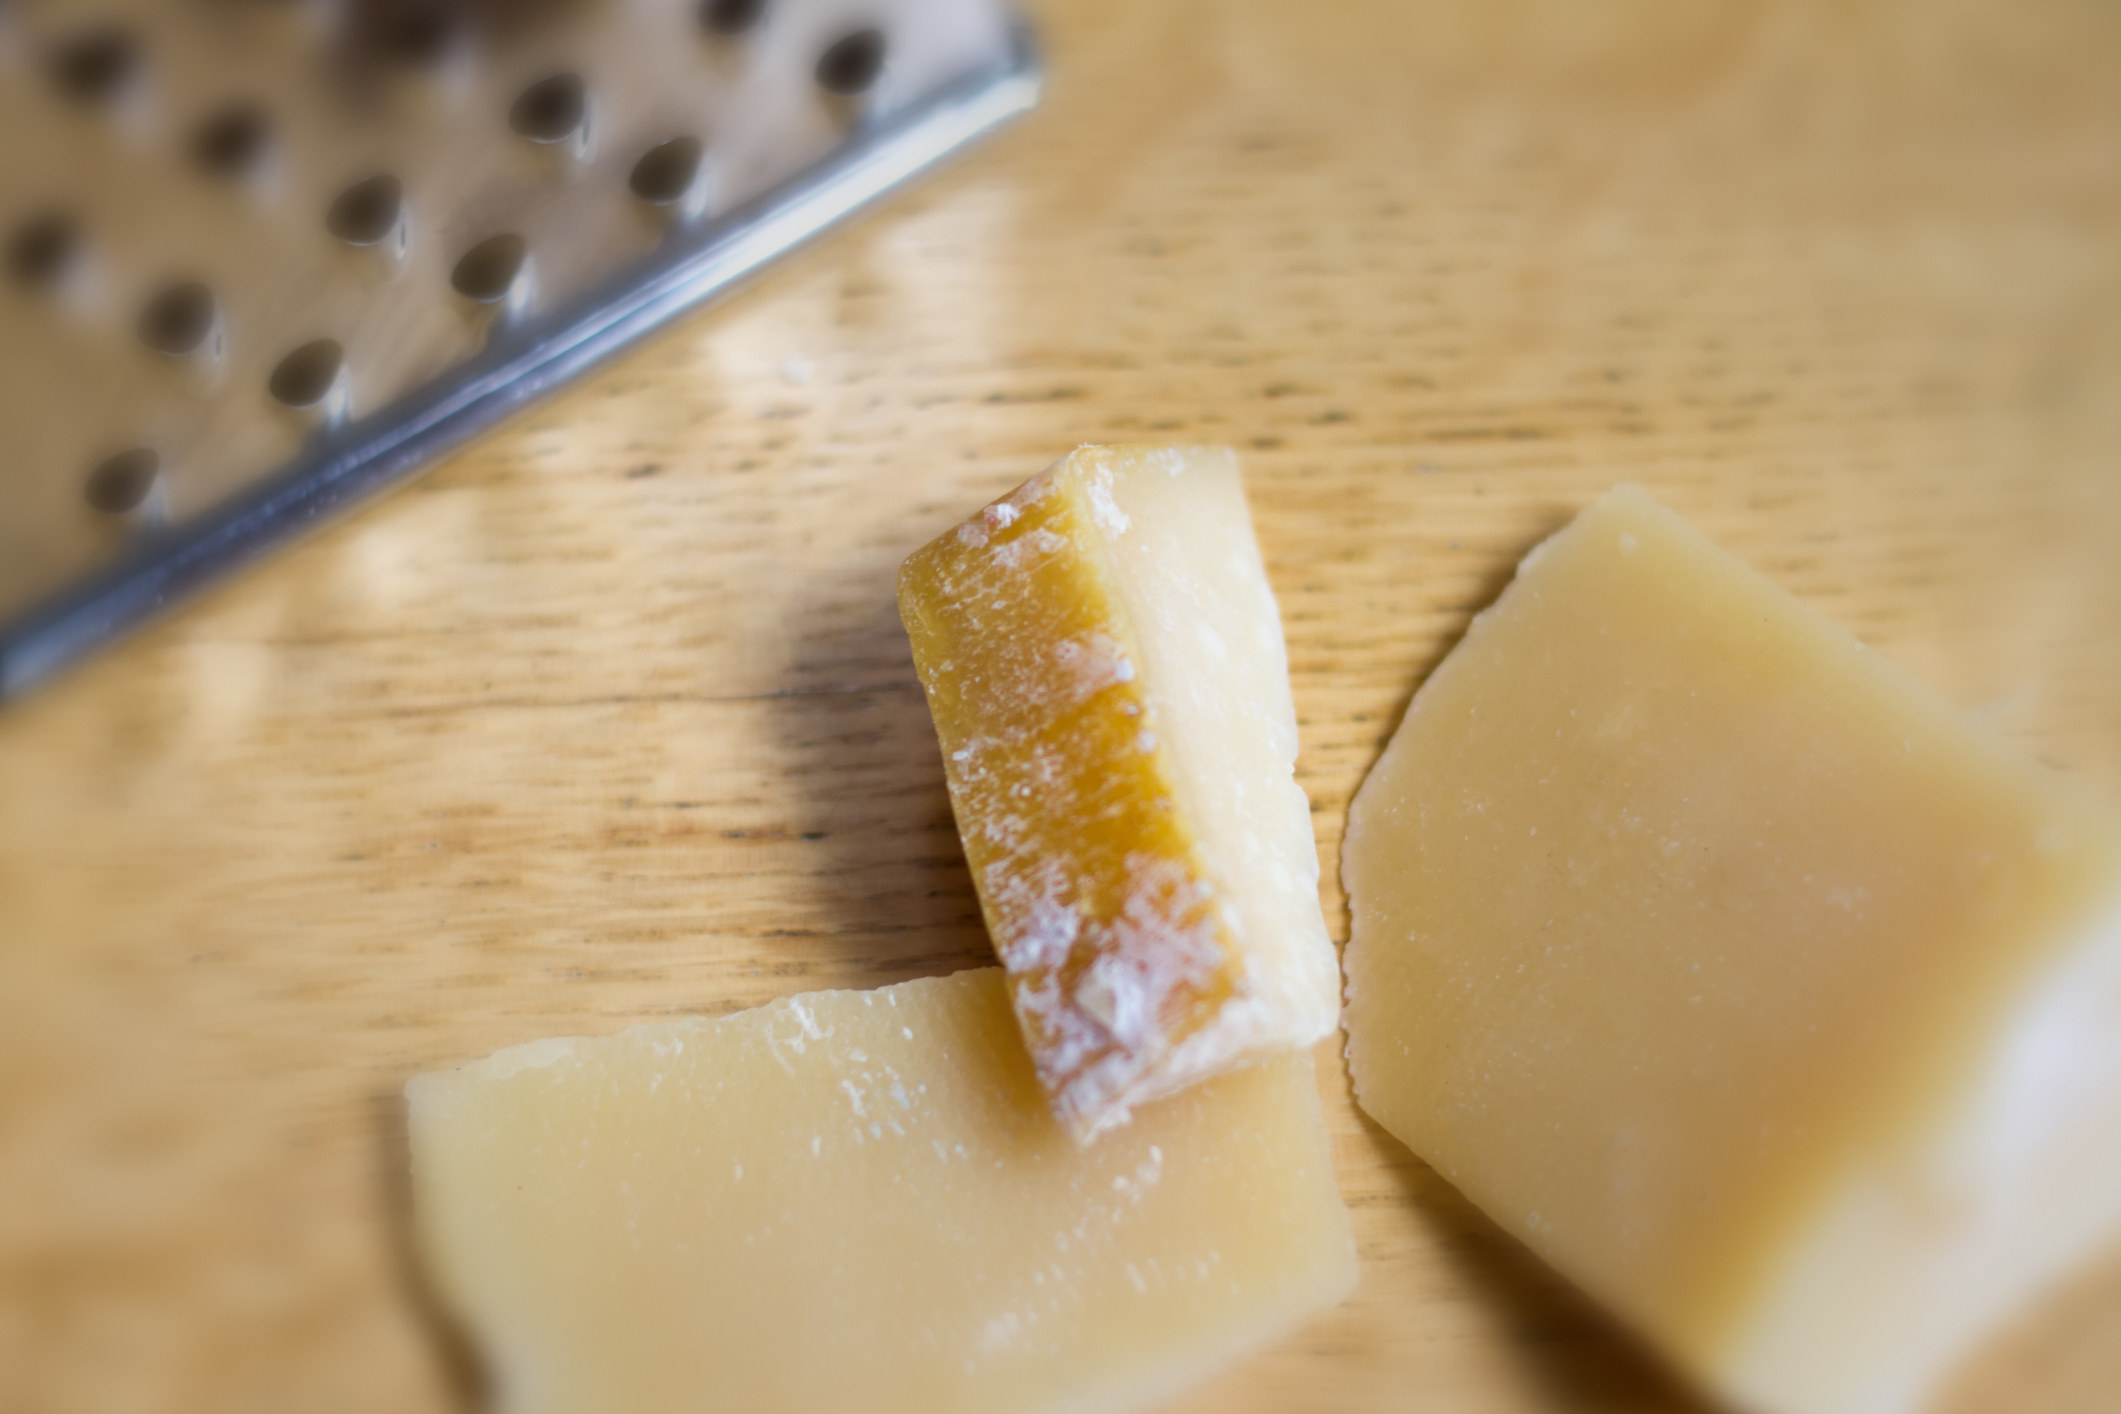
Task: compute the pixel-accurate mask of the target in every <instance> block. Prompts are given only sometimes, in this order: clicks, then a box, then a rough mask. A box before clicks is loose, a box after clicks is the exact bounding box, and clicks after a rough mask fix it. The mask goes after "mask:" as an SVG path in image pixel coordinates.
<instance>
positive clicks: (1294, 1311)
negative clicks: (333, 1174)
mask: <svg viewBox="0 0 2121 1414" xmlns="http://www.w3.org/2000/svg"><path fill="white" fill-rule="evenodd" d="M407 1094H408V1099H409V1102H410V1126H411V1138H412V1156H413V1179H414V1190H415V1194H414V1196H415V1213H416V1218H417V1226H418V1231H419V1236H420V1243H421V1250H422V1253H423V1255H424V1257H425V1259H426V1261H427V1264H428V1268H429V1270H430V1272H431V1273H432V1275H433V1278H434V1281H435V1284H436V1286H437V1288H438V1290H439V1292H440V1293H441V1294H442V1296H443V1297H444V1299H445V1301H446V1302H447V1303H448V1305H449V1306H450V1307H451V1308H452V1309H453V1310H454V1311H455V1312H457V1313H458V1314H459V1315H460V1316H461V1318H462V1319H463V1321H464V1323H465V1324H466V1326H467V1328H468V1329H469V1331H470V1332H471V1334H472V1335H473V1336H474V1338H475V1339H476V1341H477V1342H478V1344H479V1346H480V1347H481V1349H482V1350H483V1351H484V1352H485V1354H486V1356H487V1358H488V1360H489V1362H490V1364H491V1365H492V1367H493V1370H494V1373H495V1375H496V1377H497V1380H496V1383H497V1388H498V1393H499V1395H500V1403H501V1405H502V1408H503V1409H504V1410H506V1411H509V1414H588V1411H606V1410H609V1411H625V1414H677V1411H688V1414H689V1412H690V1411H698V1410H702V1409H729V1410H742V1411H745V1414H811V1411H815V1410H820V1409H848V1410H854V1409H859V1410H871V1411H899V1410H903V1411H907V1412H908V1414H912V1411H921V1414H952V1411H964V1414H1016V1411H1022V1414H1035V1412H1037V1411H1089V1410H1123V1409H1134V1408H1140V1407H1142V1406H1143V1405H1144V1404H1146V1403H1148V1402H1151V1401H1153V1400H1154V1399H1156V1398H1159V1397H1161V1396H1164V1395H1167V1394H1169V1393H1170V1392H1172V1391H1173V1390H1175V1389H1177V1388H1179V1387H1180V1386H1182V1385H1184V1384H1186V1383H1189V1382H1190V1381H1192V1380H1194V1379H1197V1378H1199V1377H1201V1376H1203V1375H1205V1374H1206V1373H1208V1372H1209V1371H1211V1370H1212V1369H1214V1368H1216V1367H1217V1366H1219V1365H1221V1364H1223V1363H1225V1362H1227V1361H1228V1360H1230V1359H1231V1358H1234V1357H1235V1356H1237V1355H1240V1354H1242V1353H1243V1352H1245V1351H1247V1350H1249V1349H1251V1348H1253V1347H1255V1346H1257V1345H1259V1344H1261V1343H1262V1342H1264V1341H1266V1340H1268V1339H1271V1338H1272V1337H1273V1336H1275V1335H1276V1334H1278V1333H1280V1332H1281V1331H1283V1330H1285V1329H1287V1328H1288V1327H1289V1326H1290V1325H1292V1324H1293V1323H1295V1322H1296V1321H1297V1320H1299V1319H1301V1318H1302V1317H1303V1316H1305V1315H1307V1314H1309V1313H1310V1312H1313V1311H1315V1310H1318V1309H1320V1308H1322V1307H1324V1306H1326V1305H1330V1304H1331V1303H1333V1302H1335V1301H1337V1300H1338V1299H1339V1298H1340V1297H1341V1296H1342V1295H1344V1294H1345V1293H1346V1291H1347V1290H1348V1288H1349V1287H1350V1285H1351V1284H1352V1282H1353V1279H1354V1270H1355V1268H1354V1255H1353V1249H1352V1245H1351V1242H1350V1239H1349V1234H1348V1227H1347V1215H1346V1212H1345V1209H1344V1208H1343V1207H1342V1204H1341V1201H1340V1198H1339V1195H1338V1192H1337V1191H1336V1189H1335V1186H1334V1181H1333V1176H1332V1169H1331V1164H1330V1156H1329V1154H1328V1151H1327V1145H1326V1136H1325V1132H1324V1122H1323V1117H1322V1113H1321V1110H1320V1106H1319V1101H1318V1095H1317V1089H1316V1085H1315V1082H1314V1080H1313V1076H1312V1069H1311V1064H1310V1061H1309V1058H1308V1057H1307V1056H1304V1055H1289V1056H1285V1057H1281V1058H1279V1059H1276V1060H1274V1061H1272V1062H1270V1063H1267V1064H1263V1065H1260V1066H1257V1067H1254V1068H1252V1069H1249V1070H1246V1071H1243V1072H1241V1073H1239V1074H1235V1075H1231V1076H1227V1077H1224V1078H1222V1079H1219V1080H1216V1081H1214V1082H1212V1083H1210V1084H1208V1085H1205V1086H1202V1087H1199V1088H1198V1089H1195V1090H1192V1091H1189V1092H1188V1093H1186V1094H1184V1095H1181V1096H1176V1097H1173V1098H1172V1099H1170V1100H1167V1101H1165V1102H1163V1103H1161V1104H1158V1105H1156V1106H1153V1107H1150V1108H1147V1109H1145V1110H1144V1111H1142V1112H1141V1113H1140V1114H1139V1116H1138V1117H1137V1122H1136V1123H1135V1124H1134V1125H1132V1126H1130V1127H1129V1128H1128V1129H1127V1130H1125V1131H1123V1132H1121V1133H1118V1134H1114V1135H1112V1136H1109V1137H1107V1138H1105V1139H1103V1140H1101V1141H1100V1142H1099V1143H1098V1144H1096V1145H1094V1146H1088V1147H1085V1146H1082V1145H1080V1144H1078V1143H1076V1142H1075V1140H1074V1139H1073V1138H1072V1136H1070V1135H1069V1134H1068V1133H1067V1132H1066V1131H1065V1130H1063V1129H1062V1128H1061V1127H1060V1126H1059V1125H1058V1124H1057V1123H1056V1122H1055V1120H1054V1119H1053V1117H1052V1115H1051V1113H1050V1112H1049V1110H1048V1108H1047V1106H1046V1104H1045V1101H1044V1098H1043V1096H1042V1094H1041V1093H1040V1091H1039V1088H1038V1085H1037V1083H1036V1080H1035V1079H1034V1077H1033V1075H1032V1073H1031V1069H1030V1066H1029V1064H1028V1063H1027V1061H1026V1059H1025V1056H1024V1052H1023V1047H1022V1043H1021V1041H1020V1040H1019V1038H1018V1036H1017V1033H1016V1026H1015V1022H1014V1020H1013V1018H1012V1015H1011V1013H1010V1010H1009V1006H1008V1002H1007V998H1006V994H1005V992H1004V988H1003V984H1002V979H1001V976H1000V974H999V972H997V971H995V970H993V969H986V970H981V971H976V972H965V973H959V974H957V975H956V976H953V977H948V978H942V979H936V980H929V981H920V982H909V983H905V984H903V985H900V986H896V987H888V988H884V989H881V990H878V991H874V992H820V993H814V994H811V995H808V996H803V997H795V998H790V999H787V1000H785V1001H781V1002H776V1003H773V1004H771V1005H769V1006H764V1007H760V1008H758V1009H756V1010H753V1011H749V1012H743V1013H739V1014H737V1015H734V1016H729V1017H723V1018H719V1019H715V1020H706V1019H688V1020H682V1021H674V1022H667V1023H661V1024H657V1025H651V1026H642V1027H636V1028H634V1029H633V1030H630V1031H626V1032H623V1033H620V1034H618V1035H615V1036H610V1037H605V1038H602V1039H598V1040H561V1041H546V1042H538V1043H534V1044H532V1045H528V1046H521V1047H517V1048H516V1049H514V1050H511V1051H504V1052H502V1053H500V1054H499V1055H497V1056H494V1057H492V1058H491V1059H489V1060H485V1061H481V1062H477V1063H475V1064H472V1065H467V1066H464V1067H461V1068H459V1069H456V1070H451V1071H443V1072H438V1073H435V1074H431V1075H424V1076H421V1077H419V1078H418V1079H416V1080H415V1081H413V1083H412V1084H411V1086H410V1087H408V1091H407Z"/></svg>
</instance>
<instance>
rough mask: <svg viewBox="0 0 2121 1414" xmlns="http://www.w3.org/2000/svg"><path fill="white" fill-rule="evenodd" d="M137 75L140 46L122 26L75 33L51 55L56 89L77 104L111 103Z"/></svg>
mask: <svg viewBox="0 0 2121 1414" xmlns="http://www.w3.org/2000/svg"><path fill="white" fill-rule="evenodd" d="M139 76H140V46H139V45H138V44H136V43H134V41H133V38H132V36H131V35H129V34H127V33H126V32H125V31H124V30H122V29H117V28H109V29H96V30H90V31H89V32H87V33H85V34H80V35H76V36H75V37H74V38H72V39H70V40H68V41H66V42H65V43H64V44H62V45H60V46H59V48H58V50H57V52H55V53H54V54H53V55H52V77H53V79H54V80H56V81H57V83H58V85H59V91H60V92H61V93H64V94H65V95H66V96H67V97H68V98H71V99H73V100H74V101H75V102H77V103H84V104H107V103H113V102H115V101H117V100H118V99H119V98H121V97H123V96H124V93H125V91H126V89H128V88H130V87H131V86H132V85H133V83H134V82H135V81H136V80H137V79H138V78H139Z"/></svg>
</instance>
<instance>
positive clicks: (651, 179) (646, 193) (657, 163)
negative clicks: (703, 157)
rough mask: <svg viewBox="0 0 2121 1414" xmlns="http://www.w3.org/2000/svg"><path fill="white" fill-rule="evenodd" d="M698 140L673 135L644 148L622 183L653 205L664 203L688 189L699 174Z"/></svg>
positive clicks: (699, 150)
mask: <svg viewBox="0 0 2121 1414" xmlns="http://www.w3.org/2000/svg"><path fill="white" fill-rule="evenodd" d="M701 150H702V149H701V147H700V140H699V139H698V138H696V137H674V138H672V139H671V140H670V141H668V142H665V143H659V144H657V145H656V146H654V147H651V148H649V149H648V151H647V152H646V153H645V154H643V156H642V157H641V160H640V161H638V162H636V163H634V164H633V175H632V176H630V177H628V178H627V179H626V184H627V185H628V186H629V187H631V188H633V194H634V195H635V196H637V197H639V198H640V199H641V200H643V201H645V202H648V203H649V204H650V205H653V206H668V205H669V204H670V203H671V202H673V201H676V200H678V199H679V198H680V197H682V196H684V195H685V193H686V192H688V191H690V190H691V189H692V183H693V180H694V179H695V178H696V177H698V176H699V173H700V154H701Z"/></svg>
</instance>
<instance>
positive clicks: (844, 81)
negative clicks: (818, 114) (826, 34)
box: [817, 29, 884, 98]
mask: <svg viewBox="0 0 2121 1414" xmlns="http://www.w3.org/2000/svg"><path fill="white" fill-rule="evenodd" d="M883 72H884V32H883V31H882V30H880V29H858V30H856V31H855V32H854V33H852V34H849V35H845V36H843V37H842V38H840V39H837V40H835V41H833V43H832V46H831V47H830V48H829V49H827V50H826V51H825V52H824V54H823V55H821V56H820V57H819V59H818V61H817V82H818V87H819V88H822V89H824V90H825V92H827V93H830V94H833V95H835V96H836V97H840V98H858V97H860V96H861V95H862V94H864V93H867V92H868V91H869V90H870V89H871V88H872V87H874V86H875V84H876V81H877V77H878V76H879V75H881V74H882V73H883Z"/></svg>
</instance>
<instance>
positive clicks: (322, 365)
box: [265, 339, 346, 408]
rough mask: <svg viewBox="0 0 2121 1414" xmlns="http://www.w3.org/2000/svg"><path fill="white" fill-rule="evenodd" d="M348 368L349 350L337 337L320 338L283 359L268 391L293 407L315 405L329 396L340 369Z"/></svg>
mask: <svg viewBox="0 0 2121 1414" xmlns="http://www.w3.org/2000/svg"><path fill="white" fill-rule="evenodd" d="M345 367H346V350H345V348H343V347H342V346H341V345H340V343H339V341H338V340H337V339H318V340H316V341H315V342H313V343H307V344H304V345H302V347H301V348H298V349H296V350H295V351H294V352H293V353H291V354H289V355H288V356H287V357H285V358H283V359H281V360H280V366H279V367H277V368H275V369H274V370H273V371H272V378H271V379H270V380H269V381H268V382H267V383H266V385H265V386H266V390H267V391H268V392H270V393H271V394H272V395H273V398H274V400H275V401H278V402H281V403H285V404H286V405H287V406H288V407H291V408H313V407H315V406H316V405H317V404H318V403H321V402H323V401H324V399H325V398H327V397H329V396H330V394H331V390H332V385H333V384H335V383H337V382H338V381H339V372H340V370H341V369H343V368H345Z"/></svg>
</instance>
